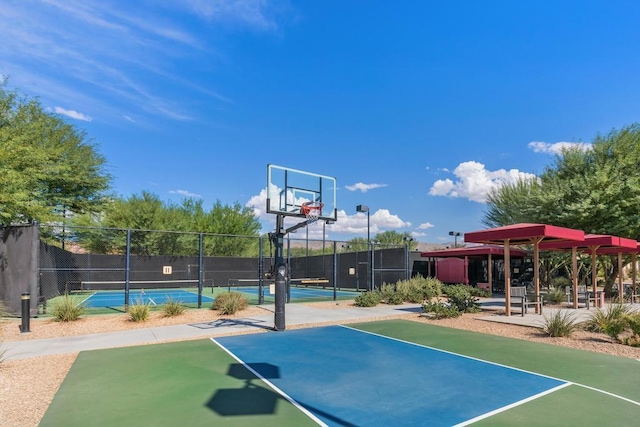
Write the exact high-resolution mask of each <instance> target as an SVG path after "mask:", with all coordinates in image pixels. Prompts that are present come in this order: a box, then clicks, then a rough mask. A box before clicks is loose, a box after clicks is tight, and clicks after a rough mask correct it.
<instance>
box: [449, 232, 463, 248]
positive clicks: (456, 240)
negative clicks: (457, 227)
mask: <svg viewBox="0 0 640 427" xmlns="http://www.w3.org/2000/svg"><path fill="white" fill-rule="evenodd" d="M460 234H461V233H460V232H459V231H450V232H449V236H453V247H454V248H457V247H458V236H460Z"/></svg>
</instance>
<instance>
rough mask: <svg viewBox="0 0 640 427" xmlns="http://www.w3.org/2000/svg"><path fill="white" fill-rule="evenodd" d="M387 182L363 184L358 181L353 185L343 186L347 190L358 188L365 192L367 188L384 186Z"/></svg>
mask: <svg viewBox="0 0 640 427" xmlns="http://www.w3.org/2000/svg"><path fill="white" fill-rule="evenodd" d="M386 186H387V184H365V183H363V182H358V183H356V184H353V185H345V188H346V189H347V190H349V191H357V190H360V191H361V192H363V193H366V192H367V191H369V190H373V189H376V188H382V187H386Z"/></svg>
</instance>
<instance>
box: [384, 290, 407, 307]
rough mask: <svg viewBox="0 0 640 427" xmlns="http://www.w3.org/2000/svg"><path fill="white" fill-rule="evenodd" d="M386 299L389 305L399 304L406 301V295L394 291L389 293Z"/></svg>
mask: <svg viewBox="0 0 640 427" xmlns="http://www.w3.org/2000/svg"><path fill="white" fill-rule="evenodd" d="M385 301H386V303H387V304H389V305H398V304H402V303H403V302H404V297H403V296H402V294H401V293H399V292H394V293H392V294H391V295H388V296H387V298H385Z"/></svg>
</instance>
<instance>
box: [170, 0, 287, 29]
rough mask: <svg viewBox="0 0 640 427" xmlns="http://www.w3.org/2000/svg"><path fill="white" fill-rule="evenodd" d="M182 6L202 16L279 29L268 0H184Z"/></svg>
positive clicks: (261, 27) (215, 19) (214, 19)
mask: <svg viewBox="0 0 640 427" xmlns="http://www.w3.org/2000/svg"><path fill="white" fill-rule="evenodd" d="M177 3H178V4H180V5H181V6H180V7H187V8H189V9H190V11H191V12H193V13H195V14H197V15H198V16H200V17H203V18H206V19H209V20H213V21H218V22H224V23H238V24H242V25H244V26H248V27H251V28H255V29H259V30H274V29H277V27H278V26H277V24H276V21H275V19H274V17H273V12H274V11H273V10H271V6H272V5H271V4H270V3H272V2H269V1H268V0H182V1H180V2H177Z"/></svg>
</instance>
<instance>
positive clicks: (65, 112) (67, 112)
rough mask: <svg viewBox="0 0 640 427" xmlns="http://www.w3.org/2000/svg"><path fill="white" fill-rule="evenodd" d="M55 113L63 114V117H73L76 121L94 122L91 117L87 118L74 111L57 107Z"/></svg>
mask: <svg viewBox="0 0 640 427" xmlns="http://www.w3.org/2000/svg"><path fill="white" fill-rule="evenodd" d="M54 111H55V112H56V113H57V114H62V115H63V116H67V117H71V118H72V119H76V120H83V121H85V122H90V121H91V120H93V119H92V118H91V117H90V116H87V115H85V114H82V113H79V112H77V111H74V110H65V109H64V108H62V107H55V108H54Z"/></svg>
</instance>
